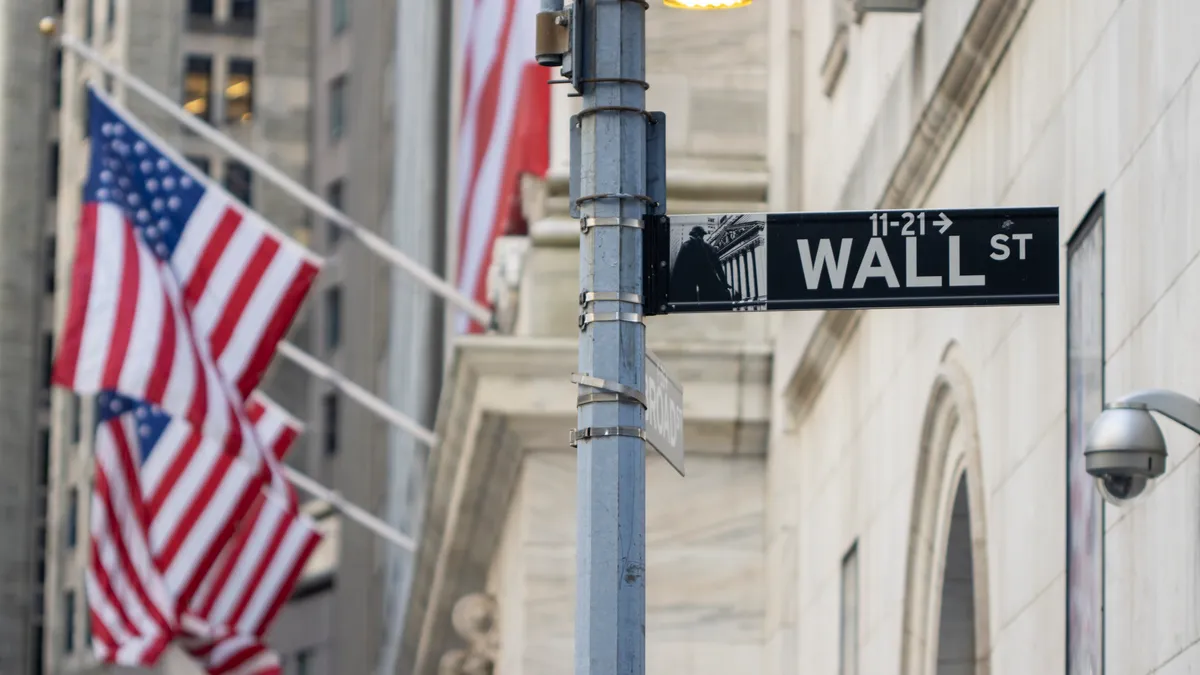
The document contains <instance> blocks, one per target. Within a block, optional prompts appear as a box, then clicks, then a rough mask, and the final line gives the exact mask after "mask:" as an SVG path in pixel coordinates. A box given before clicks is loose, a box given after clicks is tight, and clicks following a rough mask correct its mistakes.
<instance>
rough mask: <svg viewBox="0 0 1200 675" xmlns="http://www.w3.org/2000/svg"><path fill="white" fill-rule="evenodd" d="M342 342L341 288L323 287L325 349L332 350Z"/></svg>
mask: <svg viewBox="0 0 1200 675" xmlns="http://www.w3.org/2000/svg"><path fill="white" fill-rule="evenodd" d="M341 344H342V289H341V287H340V286H331V287H329V288H327V289H325V349H327V350H329V351H333V350H334V349H337V348H338V347H339V346H340V345H341Z"/></svg>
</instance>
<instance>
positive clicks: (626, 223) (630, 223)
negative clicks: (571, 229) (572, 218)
mask: <svg viewBox="0 0 1200 675" xmlns="http://www.w3.org/2000/svg"><path fill="white" fill-rule="evenodd" d="M593 227H629V228H632V229H635V230H640V229H642V227H643V225H642V219H641V218H618V217H604V218H601V217H597V216H588V217H586V218H582V219H580V221H579V231H580V232H587V231H588V230H590V229H592V228H593Z"/></svg>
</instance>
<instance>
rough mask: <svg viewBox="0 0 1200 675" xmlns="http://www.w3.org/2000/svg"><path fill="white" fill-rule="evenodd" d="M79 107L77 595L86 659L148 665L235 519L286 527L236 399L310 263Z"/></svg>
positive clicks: (267, 458)
mask: <svg viewBox="0 0 1200 675" xmlns="http://www.w3.org/2000/svg"><path fill="white" fill-rule="evenodd" d="M89 111H90V113H89V116H90V129H91V137H92V157H91V167H90V175H89V178H88V182H87V185H86V186H85V196H84V202H85V203H84V207H83V210H82V217H81V223H80V229H79V243H78V250H77V253H76V258H75V262H74V267H73V279H72V287H71V296H70V301H69V303H68V305H69V308H68V312H67V319H66V323H65V327H64V329H63V332H62V334H61V335H60V339H59V342H60V348H59V354H58V357H57V359H56V362H55V369H54V370H55V372H54V381H55V383H56V384H59V385H62V386H65V387H68V388H70V389H72V390H74V391H76V392H79V393H83V394H92V393H98V394H101V396H100V404H101V408H100V420H101V432H100V433H98V435H97V444H96V446H97V447H96V452H97V459H98V464H99V465H100V467H99V470H98V471H97V482H96V487H97V489H96V494H97V499H96V509H95V511H94V514H95V517H94V518H93V532H92V536H93V549H94V551H95V552H96V555H95V557H94V559H93V561H92V563H91V565H90V568H89V594H88V598H89V605H90V607H89V609H90V610H91V612H92V616H93V620H94V630H95V634H96V635H97V637H98V639H97V640H96V652H97V654H98V655H99V656H100V657H101V658H102V659H104V660H105V661H108V662H111V663H122V664H125V665H140V666H149V665H153V663H154V661H155V660H156V659H157V657H158V655H159V654H160V653H161V650H162V645H163V644H165V640H167V639H169V638H170V637H171V636H173V635H174V634H175V633H176V632H177V631H178V630H179V626H178V613H179V609H180V608H181V607H188V606H189V604H188V603H189V602H190V600H191V598H192V596H193V595H194V594H195V592H196V590H197V589H198V588H199V586H200V584H201V582H202V581H203V578H204V576H205V575H206V574H207V573H208V572H209V571H210V569H211V566H212V564H213V563H214V562H215V561H216V559H217V556H218V555H220V554H221V552H222V550H223V549H222V545H223V544H224V543H225V542H227V541H228V539H229V537H230V533H231V532H232V531H233V528H234V525H235V524H236V523H237V522H239V520H241V519H243V517H244V516H245V515H246V513H247V512H249V513H251V514H253V516H254V517H255V518H258V517H259V515H260V513H261V512H262V511H264V510H265V508H266V507H264V506H261V505H259V504H258V501H265V503H266V504H268V505H270V506H271V508H273V509H279V510H280V512H281V513H286V514H289V516H292V517H296V516H297V504H296V496H295V493H294V492H293V491H292V489H291V487H290V485H288V484H287V482H286V480H285V479H284V476H283V473H282V469H281V466H280V464H279V458H278V456H277V455H276V452H274V451H273V447H274V446H264V445H263V443H262V442H261V441H260V439H259V437H258V434H257V433H256V432H255V430H254V427H253V426H252V421H251V415H250V412H251V411H248V410H247V404H246V401H245V398H246V396H247V395H248V394H249V393H250V391H251V389H252V388H253V386H254V385H256V384H257V383H258V382H259V380H260V379H261V376H262V372H263V370H264V369H265V367H266V364H267V362H268V361H269V359H270V358H271V355H272V354H273V352H274V350H275V348H276V345H277V343H278V340H279V339H281V337H282V335H283V333H284V332H285V331H286V329H287V327H288V326H289V325H290V324H291V322H292V320H293V318H294V316H295V313H296V311H297V309H298V307H299V304H300V302H301V301H302V300H303V297H304V295H305V294H306V292H307V290H308V288H309V285H310V284H311V280H312V277H313V276H314V275H315V274H316V271H317V262H316V261H315V260H314V259H312V258H311V257H310V256H309V255H308V254H307V253H306V252H304V251H303V249H301V248H300V247H299V246H297V245H295V244H294V243H292V242H290V241H288V240H286V239H285V238H283V237H282V236H279V235H278V234H277V233H275V232H274V231H273V230H271V228H269V226H267V225H266V223H264V222H263V221H262V220H261V219H259V218H258V217H257V216H254V215H253V214H252V213H251V214H249V215H246V214H247V213H249V212H246V211H244V209H242V207H240V206H237V205H235V204H234V203H233V200H232V198H230V197H229V196H228V195H227V194H226V193H224V191H223V190H221V189H220V188H219V187H217V186H215V185H213V184H211V183H210V182H208V180H207V178H205V177H202V176H199V175H196V174H195V173H194V172H193V171H192V170H191V169H190V168H188V167H185V166H183V164H182V163H181V162H179V161H177V160H176V159H175V157H174V156H173V155H172V154H171V153H170V152H169V151H168V150H166V149H165V145H164V144H163V143H162V142H161V141H160V140H158V139H156V138H154V137H153V136H152V135H150V134H149V133H148V132H145V131H143V130H140V129H139V128H138V125H136V124H135V122H134V120H133V119H132V117H129V116H128V115H127V114H125V113H122V112H120V111H118V110H117V109H116V108H115V106H114V104H112V103H110V102H109V101H108V100H107V98H106V97H104V96H103V95H102V94H100V93H99V92H97V91H96V90H94V89H92V90H91V91H90V101H89ZM219 204H224V206H216V205H219ZM260 418H261V415H260ZM260 421H261V419H260ZM256 500H258V501H256ZM251 507H253V510H250V509H251ZM304 555H307V553H305V554H304ZM291 560H292V559H291V558H286V557H281V558H279V559H278V560H272V561H271V563H270V564H271V565H272V566H275V565H279V564H282V565H284V566H285V567H286V566H287V565H290V564H293V563H292V562H290V561H291ZM301 564H302V562H301ZM249 583H251V584H253V583H258V582H257V581H256V580H253V579H251V580H249ZM268 586H269V584H267V585H264V588H267V587H268ZM254 591H255V592H258V590H257V589H254ZM247 592H250V589H248V590H247ZM264 615H265V614H264Z"/></svg>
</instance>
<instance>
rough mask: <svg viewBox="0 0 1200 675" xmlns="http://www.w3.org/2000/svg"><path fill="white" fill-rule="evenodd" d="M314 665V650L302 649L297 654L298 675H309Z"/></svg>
mask: <svg viewBox="0 0 1200 675" xmlns="http://www.w3.org/2000/svg"><path fill="white" fill-rule="evenodd" d="M311 665H312V650H311V649H301V650H300V651H298V652H296V675H309V672H310V670H309V668H310V667H311Z"/></svg>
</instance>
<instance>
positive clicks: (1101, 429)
mask: <svg viewBox="0 0 1200 675" xmlns="http://www.w3.org/2000/svg"><path fill="white" fill-rule="evenodd" d="M1150 411H1155V412H1158V413H1160V414H1162V415H1165V416H1166V417H1169V418H1171V419H1173V420H1175V421H1176V422H1179V423H1180V424H1182V425H1183V426H1185V427H1187V428H1189V429H1191V430H1192V431H1195V432H1197V433H1200V402H1196V401H1193V400H1192V399H1189V398H1187V397H1185V396H1183V395H1181V394H1177V393H1175V392H1171V391H1165V390H1161V389H1152V390H1147V391H1140V392H1135V393H1133V394H1130V395H1128V396H1125V397H1122V398H1121V399H1120V400H1118V401H1115V402H1113V403H1110V404H1109V405H1107V406H1105V409H1104V411H1103V412H1101V413H1100V416H1099V417H1097V418H1096V421H1095V422H1093V423H1092V428H1091V430H1090V432H1089V433H1088V440H1087V447H1086V449H1085V450H1084V453H1083V456H1084V466H1085V468H1086V469H1087V472H1088V473H1089V474H1090V475H1092V476H1095V478H1096V489H1097V490H1099V492H1100V494H1101V496H1103V497H1104V499H1105V500H1106V501H1108V502H1109V503H1111V504H1114V505H1117V506H1124V505H1125V504H1128V503H1129V502H1131V501H1133V500H1134V499H1137V498H1138V497H1140V496H1142V495H1143V494H1145V492H1146V488H1147V487H1148V486H1149V485H1150V484H1151V482H1152V481H1154V479H1156V478H1158V477H1159V476H1161V475H1163V473H1164V472H1165V471H1166V468H1167V442H1166V439H1164V438H1163V434H1162V429H1160V428H1159V426H1158V422H1157V421H1155V419H1154V417H1152V416H1151V415H1150Z"/></svg>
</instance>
